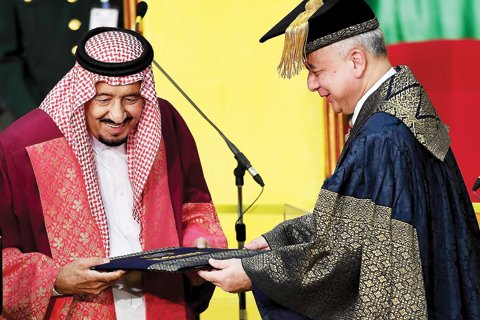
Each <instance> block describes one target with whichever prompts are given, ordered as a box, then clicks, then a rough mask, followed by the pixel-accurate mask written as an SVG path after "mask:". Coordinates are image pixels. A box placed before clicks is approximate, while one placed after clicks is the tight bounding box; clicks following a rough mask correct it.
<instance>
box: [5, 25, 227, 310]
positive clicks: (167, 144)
mask: <svg viewBox="0 0 480 320" xmlns="http://www.w3.org/2000/svg"><path fill="white" fill-rule="evenodd" d="M152 59H153V49H152V48H151V46H150V44H149V43H148V42H147V41H146V40H145V38H143V37H142V36H141V35H139V34H137V33H135V32H133V31H130V30H124V29H115V28H97V29H93V30H91V31H89V32H88V33H87V34H85V36H84V37H83V38H82V40H81V41H80V43H79V50H78V51H77V63H76V64H75V66H74V67H73V68H72V70H71V71H70V72H69V73H68V74H67V75H66V76H65V77H64V78H63V79H62V80H61V81H60V82H59V83H58V84H57V86H55V88H54V89H53V90H52V91H51V92H50V93H49V95H48V96H47V97H46V98H45V100H44V102H43V103H42V105H41V106H40V108H39V109H36V110H34V111H32V112H30V113H29V114H27V115H26V116H25V117H23V118H21V119H19V120H18V121H17V122H15V123H14V124H12V125H11V126H10V127H9V128H8V129H7V130H5V131H4V132H2V133H1V134H0V164H1V165H0V212H1V214H0V217H1V218H0V227H1V228H2V230H3V247H2V254H3V266H2V268H3V290H4V292H3V293H4V301H3V314H2V317H0V318H3V317H5V318H8V319H67V318H68V319H132V318H135V319H194V318H195V316H196V315H198V314H199V313H200V312H202V311H203V310H205V309H206V307H207V306H208V302H209V300H210V297H211V295H212V293H213V289H214V286H212V285H211V284H209V283H203V284H202V283H201V281H199V279H198V278H196V277H195V275H193V276H192V275H189V276H188V277H187V276H185V275H183V274H165V273H148V272H144V273H143V275H141V276H139V274H137V273H133V274H126V272H125V271H121V270H120V271H115V272H112V273H100V272H97V271H92V270H89V267H91V266H93V265H98V264H101V263H104V262H106V261H108V259H105V258H106V257H108V256H113V255H123V254H128V253H132V252H135V251H141V250H151V249H157V248H163V247H177V246H198V247H205V246H212V247H222V248H225V247H226V238H225V236H224V234H223V232H222V230H221V227H220V224H219V220H218V217H217V214H216V212H215V208H214V206H213V203H212V200H211V197H210V194H209V192H208V188H207V185H206V183H205V180H204V177H203V173H202V168H201V165H200V161H199V157H198V153H197V149H196V146H195V142H194V140H193V137H192V135H191V134H190V131H189V130H188V128H187V126H186V124H185V122H184V121H183V119H182V118H181V116H180V115H179V114H178V112H177V111H176V110H175V109H174V108H173V106H172V105H171V104H169V103H168V102H167V101H165V100H163V99H159V98H157V96H156V92H155V87H154V81H153V72H152V66H151V62H152ZM126 90H127V91H126ZM128 90H129V91H128ZM124 92H125V93H124ZM102 108H105V110H108V112H107V113H105V111H101V112H102V113H101V114H100V116H98V117H97V115H96V114H95V112H97V111H98V110H101V109H102ZM92 110H93V111H92ZM119 110H120V111H119ZM117 115H119V116H120V117H121V119H120V120H118V121H117V119H114V118H115V117H116V116H117ZM97 125H98V126H99V128H100V129H98V128H96V126H97ZM99 133H100V134H99ZM117 136H118V139H117ZM120 137H122V138H121V139H120ZM109 139H110V140H109ZM120 140H121V141H120ZM113 163H116V164H115V166H114V165H113ZM110 164H112V165H110ZM117 165H118V168H121V169H118V170H117ZM123 169H124V170H123ZM105 177H107V178H105ZM108 177H109V178H108ZM122 178H123V179H124V180H121V179H122ZM108 179H111V181H110V180H108ZM119 181H120V182H122V181H123V183H124V184H123V185H122V184H121V183H119ZM125 181H127V182H126V183H125ZM111 190H114V191H115V192H111ZM125 196H127V197H126V198H125ZM130 196H131V198H130ZM112 199H113V200H112ZM123 199H126V200H123ZM122 201H124V202H122ZM124 204H126V205H124ZM112 208H113V209H112ZM122 213H124V215H123V216H122V215H121V214H122ZM115 215H118V217H119V218H115ZM118 226H121V228H119V227H118ZM123 228H124V229H123ZM128 230H129V231H128ZM132 230H137V231H136V233H135V232H134V231H132ZM132 235H133V236H132ZM125 239H128V240H125ZM125 241H126V242H125ZM124 244H125V245H124ZM135 248H138V250H135ZM72 277H77V278H78V279H85V278H88V279H87V280H85V281H84V282H86V283H81V282H80V280H78V282H73V280H71V279H72ZM77 278H75V281H76V279H77ZM72 283H73V284H74V285H72ZM82 285H83V287H82Z"/></svg>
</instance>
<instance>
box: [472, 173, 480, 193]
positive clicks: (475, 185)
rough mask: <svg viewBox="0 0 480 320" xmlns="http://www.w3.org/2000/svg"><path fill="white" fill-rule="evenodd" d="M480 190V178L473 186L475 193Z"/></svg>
mask: <svg viewBox="0 0 480 320" xmlns="http://www.w3.org/2000/svg"><path fill="white" fill-rule="evenodd" d="M478 188H480V177H478V178H477V181H475V183H474V184H473V188H472V190H473V192H475V191H477V189H478Z"/></svg>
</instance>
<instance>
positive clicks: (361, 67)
mask: <svg viewBox="0 0 480 320" xmlns="http://www.w3.org/2000/svg"><path fill="white" fill-rule="evenodd" d="M348 59H349V60H350V61H351V62H352V64H353V69H352V71H353V76H354V77H355V78H356V79H360V78H362V77H363V75H364V74H365V70H366V69H367V57H366V55H365V53H364V52H363V51H362V50H359V49H353V50H352V51H350V53H349V54H348Z"/></svg>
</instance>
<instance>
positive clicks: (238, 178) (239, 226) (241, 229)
mask: <svg viewBox="0 0 480 320" xmlns="http://www.w3.org/2000/svg"><path fill="white" fill-rule="evenodd" d="M152 62H153V64H154V65H155V66H156V67H157V68H158V69H159V70H160V71H161V72H162V73H163V75H164V76H165V77H166V78H167V79H168V80H169V81H170V82H171V83H172V84H173V85H174V86H175V88H177V90H178V91H179V92H180V93H181V94H182V95H183V96H184V97H185V99H187V100H188V102H190V104H191V105H192V106H193V107H194V108H195V109H196V110H197V111H198V112H199V113H200V115H202V117H203V118H204V119H205V120H206V121H207V122H208V123H210V125H212V126H213V127H214V128H215V129H216V130H217V132H218V133H219V134H220V136H222V138H223V139H224V140H225V142H226V143H227V145H228V147H229V148H230V150H231V151H232V152H233V153H234V155H235V159H236V160H237V163H238V165H237V167H236V168H235V170H234V171H233V173H234V175H235V185H236V186H237V193H238V221H237V223H236V224H235V232H236V234H237V235H236V237H237V242H238V248H239V249H243V245H244V243H245V240H246V227H245V224H244V223H243V218H242V216H243V212H242V206H243V204H242V187H243V184H244V180H243V177H244V176H245V171H246V170H249V172H250V174H252V176H253V173H252V170H251V169H253V167H252V166H251V164H250V162H249V161H248V160H247V158H246V157H245V156H244V155H243V153H241V152H240V151H239V150H238V148H237V147H236V146H235V145H234V144H233V143H231V142H230V140H228V139H227V137H225V135H224V134H223V133H222V132H221V131H220V130H219V129H218V128H217V126H216V125H215V124H213V122H211V121H210V120H209V119H208V118H207V116H206V115H205V114H204V113H203V112H202V111H201V110H200V109H199V108H198V107H197V105H196V104H195V103H194V102H193V101H192V99H190V97H188V95H187V94H186V93H185V92H184V91H183V90H182V89H181V88H180V87H179V86H178V85H177V83H176V82H175V81H173V79H172V78H171V77H170V76H169V75H168V74H167V72H165V70H163V68H162V67H161V66H160V65H159V64H158V63H157V62H156V61H155V60H153V61H152ZM247 166H249V167H247ZM253 172H254V173H255V176H253V178H254V180H255V181H256V182H257V183H258V184H260V185H261V186H262V187H263V186H264V183H263V181H262V178H261V177H260V175H259V174H258V173H257V172H256V171H255V169H253ZM238 299H239V309H240V311H239V312H240V313H239V315H240V320H247V319H248V318H247V308H246V306H247V304H246V300H245V292H240V293H239V294H238Z"/></svg>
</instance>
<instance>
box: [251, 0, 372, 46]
mask: <svg viewBox="0 0 480 320" xmlns="http://www.w3.org/2000/svg"><path fill="white" fill-rule="evenodd" d="M307 2H308V0H304V1H302V2H301V3H300V4H299V5H298V6H297V7H296V8H295V9H294V10H293V11H292V12H290V13H289V14H288V15H287V16H286V17H285V18H283V19H282V20H281V21H280V22H279V23H277V24H276V25H275V26H274V27H273V28H272V29H271V30H270V31H268V32H267V33H266V34H265V35H264V36H263V37H262V38H261V39H260V42H265V41H267V40H268V39H271V38H274V37H276V36H279V35H281V34H283V33H285V31H286V30H287V28H288V27H289V26H290V24H291V23H292V22H293V21H294V20H295V19H296V18H297V16H298V15H299V14H300V13H302V12H304V11H305V5H306V4H307ZM323 2H324V4H323V5H322V6H321V7H320V8H319V9H318V10H317V11H316V12H315V13H314V14H313V15H312V16H311V17H310V18H309V19H308V25H309V28H308V29H309V30H308V37H307V41H306V42H307V43H306V47H305V54H309V53H311V52H313V51H315V50H317V49H320V48H322V47H325V46H328V45H330V44H332V43H334V42H338V41H341V40H344V39H346V38H350V37H353V36H355V35H357V34H360V33H364V32H367V31H370V30H374V29H376V28H378V26H379V23H378V20H377V18H376V16H375V14H374V13H373V11H372V9H371V8H370V6H369V5H368V4H367V3H365V1H363V0H324V1H323Z"/></svg>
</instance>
